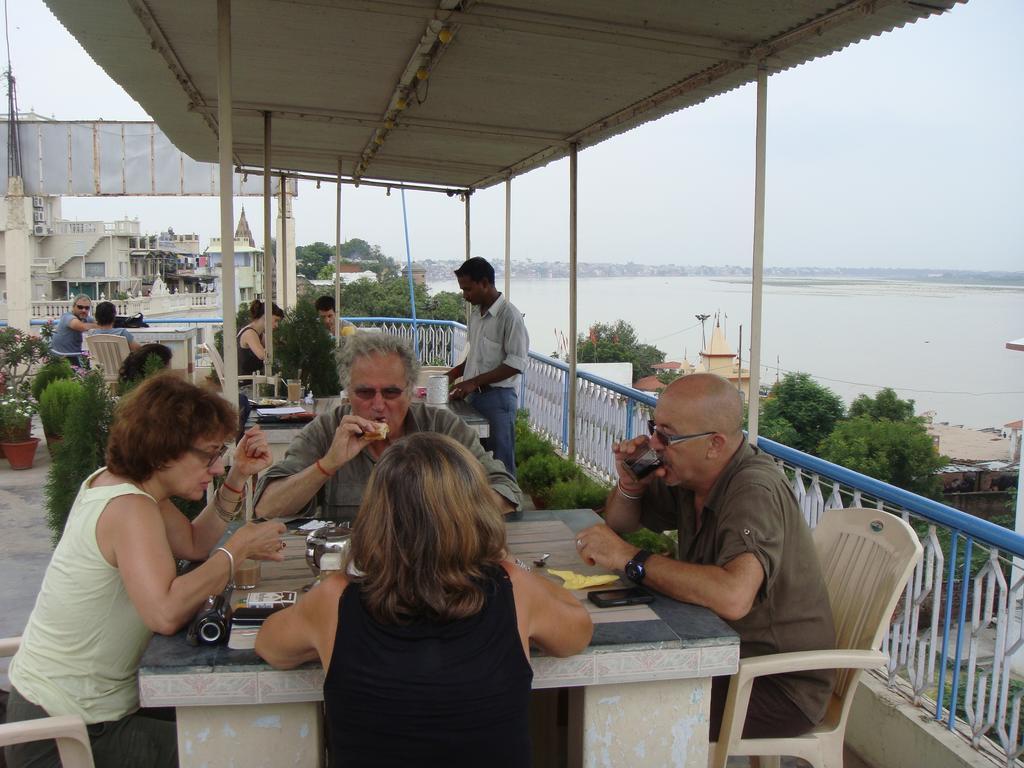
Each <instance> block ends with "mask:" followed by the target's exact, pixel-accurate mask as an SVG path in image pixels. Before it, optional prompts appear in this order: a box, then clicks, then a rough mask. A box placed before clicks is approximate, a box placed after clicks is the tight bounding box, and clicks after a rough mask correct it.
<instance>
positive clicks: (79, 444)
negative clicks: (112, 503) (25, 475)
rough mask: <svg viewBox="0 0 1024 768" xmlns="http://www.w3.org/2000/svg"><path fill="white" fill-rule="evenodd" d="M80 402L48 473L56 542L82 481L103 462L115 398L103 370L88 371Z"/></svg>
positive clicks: (48, 504)
mask: <svg viewBox="0 0 1024 768" xmlns="http://www.w3.org/2000/svg"><path fill="white" fill-rule="evenodd" d="M76 406H77V407H75V408H73V409H71V411H70V412H69V413H68V417H67V420H66V421H65V422H64V442H63V444H62V445H61V448H60V450H59V451H57V453H56V455H55V456H54V458H53V463H52V464H50V472H49V474H48V475H47V477H46V523H47V525H48V526H49V527H50V532H51V534H52V543H53V545H54V546H56V545H57V542H58V541H60V537H61V536H62V535H63V534H64V525H65V524H66V523H67V520H68V513H69V512H70V511H71V505H72V504H74V502H75V497H76V496H77V495H78V491H79V488H80V487H81V485H82V483H83V482H84V481H85V479H86V478H87V477H88V476H89V475H90V474H92V473H93V472H95V471H96V470H97V469H99V468H100V467H101V466H103V461H104V457H105V455H106V451H107V438H108V437H109V435H110V425H111V424H112V423H113V421H114V399H113V397H111V395H110V389H109V387H107V383H106V382H105V381H104V380H103V374H101V373H99V372H98V371H90V372H89V373H88V374H86V376H85V378H84V379H83V380H82V391H81V394H80V395H79V399H78V402H77V404H76Z"/></svg>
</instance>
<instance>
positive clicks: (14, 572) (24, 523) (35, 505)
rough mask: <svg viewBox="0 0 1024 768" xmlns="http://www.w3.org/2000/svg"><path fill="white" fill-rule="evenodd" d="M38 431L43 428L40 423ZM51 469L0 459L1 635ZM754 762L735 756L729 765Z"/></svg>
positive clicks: (9, 620)
mask: <svg viewBox="0 0 1024 768" xmlns="http://www.w3.org/2000/svg"><path fill="white" fill-rule="evenodd" d="M34 434H37V435H38V434H42V429H41V428H40V427H39V425H38V424H37V425H36V429H35V430H34ZM49 469H50V454H49V452H48V451H47V449H46V443H45V441H43V440H41V441H40V442H39V448H38V450H37V451H36V459H35V465H34V466H33V467H32V469H27V470H21V471H17V472H16V471H14V470H12V469H10V467H9V466H8V465H7V463H6V461H5V460H3V459H0V584H2V585H3V591H2V593H0V637H16V636H18V635H20V634H21V632H22V629H24V626H25V622H26V621H27V620H28V616H29V613H31V611H32V607H33V605H35V599H36V593H37V592H38V591H39V585H40V584H41V583H42V580H43V572H44V571H45V570H46V565H47V563H48V562H49V561H50V554H51V552H52V549H51V548H50V530H49V528H47V526H46V500H45V495H44V487H45V485H46V475H47V472H49ZM0 687H3V688H9V682H8V680H7V660H6V659H0ZM747 765H749V762H748V760H747V759H746V758H732V759H731V760H730V761H729V766H730V768H744V767H745V766H747ZM782 765H783V768H806V766H807V763H805V762H804V761H803V760H798V759H793V758H786V759H784V760H783V761H782ZM845 768H871V766H870V765H869V764H868V763H865V762H864V761H862V760H861V759H860V758H859V757H857V755H856V754H855V753H853V752H852V751H850V750H849V749H847V750H846V751H845Z"/></svg>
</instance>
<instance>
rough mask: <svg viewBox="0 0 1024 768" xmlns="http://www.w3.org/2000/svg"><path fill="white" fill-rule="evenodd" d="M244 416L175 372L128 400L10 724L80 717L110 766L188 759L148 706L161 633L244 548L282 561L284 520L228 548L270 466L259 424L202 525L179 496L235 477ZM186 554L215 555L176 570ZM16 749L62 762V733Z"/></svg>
mask: <svg viewBox="0 0 1024 768" xmlns="http://www.w3.org/2000/svg"><path fill="white" fill-rule="evenodd" d="M237 424H238V416H237V414H236V412H235V410H234V408H232V407H231V406H230V405H229V404H228V403H227V402H226V401H225V400H224V399H223V398H222V397H220V395H218V394H216V393H214V392H210V391H207V390H203V389H200V388H198V387H195V386H193V385H192V384H189V383H187V382H185V381H184V380H182V379H180V378H178V377H177V376H175V375H173V374H169V373H165V374H158V375H156V376H153V377H151V378H150V379H148V380H147V381H145V382H144V383H143V384H142V385H140V386H139V387H138V388H136V389H135V390H134V391H133V392H132V393H131V394H130V395H128V396H126V397H125V398H124V399H123V400H122V401H121V402H120V403H119V405H118V408H117V412H116V415H115V418H114V424H113V427H112V428H111V433H110V438H109V440H108V446H107V455H106V466H105V467H101V468H100V469H98V470H97V471H96V472H94V473H93V474H92V475H90V476H89V477H88V478H87V479H86V481H85V482H84V483H83V484H82V487H81V489H80V490H79V492H78V497H77V498H76V499H75V503H74V505H73V506H72V508H71V512H70V514H69V516H68V522H67V525H66V526H65V529H64V533H63V536H62V538H61V540H60V543H59V544H58V545H57V548H56V550H55V551H54V553H53V558H52V559H51V561H50V565H49V566H48V568H47V571H46V575H45V576H44V578H43V585H42V588H41V589H40V592H39V596H38V598H37V600H36V605H35V608H34V609H33V611H32V615H31V616H30V617H29V620H28V624H27V626H26V628H25V632H24V635H23V637H22V643H21V647H20V648H19V650H18V653H17V654H16V655H15V656H14V658H13V659H12V661H11V666H10V672H9V676H10V679H11V683H12V686H13V691H12V693H11V700H10V704H9V708H8V721H9V722H15V721H20V720H31V719H35V718H38V717H45V716H46V715H79V716H80V717H82V718H83V719H84V720H85V723H86V725H87V726H88V727H89V733H90V736H91V739H92V747H93V755H94V759H95V763H96V765H97V767H98V768H103V766H115V765H116V766H119V767H121V766H133V765H138V766H147V768H148V766H158V765H169V766H176V765H177V748H176V740H175V730H174V724H173V722H167V721H159V720H155V719H153V718H151V717H146V716H145V713H144V712H141V711H139V700H138V683H137V679H136V676H137V672H138V664H139V659H140V658H141V656H142V652H143V651H144V650H145V647H146V644H147V643H148V642H149V638H150V636H151V635H152V633H153V632H159V633H161V634H166V635H169V634H174V633H176V632H177V631H178V630H180V629H181V628H182V627H184V626H185V624H187V623H188V621H189V620H190V619H191V618H192V617H193V616H194V615H195V613H196V611H197V610H198V609H199V607H200V606H201V605H202V603H203V601H204V600H205V599H206V597H207V596H208V595H211V594H217V593H220V592H221V591H223V590H224V588H225V586H226V584H227V582H228V579H229V577H231V576H232V575H233V568H234V567H235V565H236V564H241V562H242V561H243V560H244V559H245V558H254V559H264V560H280V559H282V553H281V549H282V548H283V547H284V544H283V543H282V542H281V539H280V536H281V534H282V533H283V532H284V526H283V525H282V524H281V523H278V522H268V523H260V524H254V523H249V524H248V525H245V526H242V527H241V528H240V529H239V530H238V531H237V532H236V533H235V534H234V535H232V536H231V537H230V538H229V539H228V540H227V542H226V543H225V544H224V546H222V547H217V542H218V541H219V540H220V539H221V538H222V537H223V535H224V532H225V529H226V528H227V525H228V523H229V522H231V521H232V520H233V519H234V518H235V517H237V516H238V514H239V512H240V510H241V507H242V500H243V497H242V489H244V487H245V483H246V481H247V480H248V478H249V477H251V476H252V475H254V474H256V473H257V472H259V471H260V470H262V469H265V468H266V467H267V466H269V465H270V463H271V459H270V449H269V446H268V445H267V440H266V437H265V436H264V435H263V434H262V433H261V432H260V430H259V428H258V427H255V428H253V429H251V430H249V431H248V432H246V433H245V435H244V436H243V437H242V439H241V440H240V441H239V442H238V445H237V446H236V447H235V450H234V458H233V460H232V463H231V470H230V471H229V472H228V474H227V476H226V477H224V481H223V483H222V484H221V486H220V488H219V490H218V491H217V492H216V493H215V494H213V496H212V501H210V503H209V504H207V505H206V508H205V509H204V510H203V511H202V512H201V513H200V514H199V516H198V517H196V518H195V519H194V520H192V521H191V522H190V521H189V520H188V519H187V518H186V517H185V516H184V515H183V514H182V513H181V512H180V511H178V509H177V507H175V506H174V504H173V503H172V502H171V497H174V496H176V497H179V498H184V499H191V500H198V499H201V498H203V497H204V496H205V495H206V492H207V488H208V486H209V485H210V483H212V482H213V480H214V478H215V477H218V476H221V475H224V472H225V454H226V453H227V451H228V449H229V448H230V447H231V446H229V445H227V444H226V441H227V440H228V439H229V438H231V437H232V436H233V435H234V434H235V430H236V429H237ZM215 547H216V549H214V548H215ZM207 558H209V559H207ZM179 559H183V560H206V561H207V562H205V563H204V564H203V565H200V566H199V567H198V568H195V569H194V570H192V571H190V572H189V573H187V574H185V575H182V576H178V575H177V571H176V560H179ZM6 754H7V761H8V765H9V766H11V768H19V767H20V766H28V765H31V766H33V767H35V766H51V765H52V766H59V765H60V758H59V756H58V754H57V750H56V746H55V744H54V742H52V741H49V742H34V743H30V744H25V745H19V746H15V747H8V748H7V753H6Z"/></svg>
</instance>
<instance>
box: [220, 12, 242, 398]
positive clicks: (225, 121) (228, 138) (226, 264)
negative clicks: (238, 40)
mask: <svg viewBox="0 0 1024 768" xmlns="http://www.w3.org/2000/svg"><path fill="white" fill-rule="evenodd" d="M217 63H218V68H217V102H218V104H219V106H218V108H217V128H218V130H217V159H218V161H219V163H220V280H221V293H220V296H221V307H222V309H223V312H224V397H226V398H227V400H228V402H229V403H231V404H232V405H236V404H237V403H238V343H237V342H236V341H235V333H236V331H237V329H236V327H235V311H236V306H235V211H234V205H233V202H234V201H233V199H232V196H231V195H232V192H233V189H232V181H233V178H232V176H233V174H234V164H233V163H232V160H231V156H232V154H233V152H232V149H233V147H232V143H233V141H234V136H233V134H232V124H231V98H232V94H231V0H217Z"/></svg>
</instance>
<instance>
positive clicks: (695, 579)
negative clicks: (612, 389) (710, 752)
mask: <svg viewBox="0 0 1024 768" xmlns="http://www.w3.org/2000/svg"><path fill="white" fill-rule="evenodd" d="M742 426H743V403H742V397H741V395H740V393H739V392H738V391H737V389H736V387H735V386H733V385H732V384H730V383H729V382H727V381H726V380H725V379H723V378H721V377H719V376H715V375H714V374H709V373H701V374H692V375H690V376H684V377H683V378H681V379H677V380H676V381H674V382H672V384H671V385H669V387H668V388H667V389H666V390H665V392H664V394H662V396H661V397H660V398H659V400H658V405H657V407H656V408H655V409H654V419H653V420H652V421H651V423H650V431H651V437H650V440H649V441H648V439H647V438H643V437H639V438H635V439H633V440H625V441H623V442H622V443H619V444H618V445H617V446H615V447H614V449H613V450H614V452H615V465H616V469H617V470H618V474H619V481H618V485H617V486H616V488H615V490H614V491H612V494H611V496H609V498H608V503H607V506H606V507H605V520H606V521H607V525H603V524H602V525H595V526H593V527H591V528H587V529H586V530H584V531H581V532H580V533H579V535H578V537H577V539H576V546H577V549H578V550H579V552H580V556H581V557H582V558H583V559H584V560H586V561H588V562H596V563H597V564H599V565H602V566H604V567H606V568H614V569H618V570H621V571H624V572H625V574H626V576H627V578H629V579H631V580H632V581H633V582H634V583H636V584H641V583H642V584H644V585H646V586H649V587H652V588H653V589H656V590H657V591H658V592H661V593H663V594H665V595H668V596H669V597H673V598H675V599H676V600H682V601H683V602H687V603H695V604H697V605H703V606H705V607H707V608H710V609H711V610H712V611H714V612H715V613H717V614H718V615H719V616H721V617H722V618H723V619H725V621H726V622H728V624H729V625H730V626H731V627H732V628H733V629H734V630H735V631H736V632H737V633H738V634H739V636H740V658H745V657H748V656H763V655H765V654H770V653H786V652H788V651H807V650H821V649H832V648H835V630H834V627H833V624H832V609H831V608H830V606H829V599H828V592H827V590H826V588H825V582H824V579H823V577H822V574H821V566H820V564H819V563H818V557H817V553H816V551H815V549H814V542H813V541H812V539H811V531H810V529H809V528H808V527H807V524H806V523H805V522H804V518H803V514H802V513H801V512H800V508H799V506H798V505H797V503H796V498H795V497H794V496H793V492H792V491H791V490H790V488H789V485H788V483H787V480H786V476H785V475H784V474H783V473H782V472H780V471H779V469H778V467H777V466H776V465H775V462H774V461H773V460H772V458H771V457H769V456H765V455H764V454H762V453H761V452H760V451H759V450H758V449H757V448H755V447H753V446H752V445H750V444H749V443H748V442H747V441H746V439H745V437H744V435H743V428H742ZM648 443H649V445H650V447H651V448H653V449H654V451H655V452H656V453H657V455H658V457H659V458H660V459H661V461H662V465H661V466H660V467H659V468H658V469H656V470H655V471H654V472H653V473H651V474H649V475H647V476H646V477H644V478H643V479H638V478H637V477H636V476H635V475H634V474H633V473H632V472H630V470H629V467H628V466H627V465H626V464H625V462H626V460H628V459H630V458H631V457H633V456H639V455H640V454H641V453H643V452H644V450H645V449H646V447H647V444H648ZM641 526H644V527H646V528H649V529H651V530H655V531H663V530H666V529H669V528H678V531H679V556H678V558H679V559H678V560H673V559H671V558H669V557H662V556H660V555H652V554H651V553H650V552H647V551H646V550H643V549H641V550H640V551H639V552H638V551H637V549H636V547H634V546H632V545H631V544H629V543H628V542H626V541H623V540H622V539H621V538H619V536H618V535H616V534H617V533H628V532H630V531H635V530H636V529H637V528H639V527H641ZM834 682H835V674H834V672H833V671H832V670H813V671H809V672H796V673H791V674H781V675H773V676H770V677H761V678H758V679H757V680H756V681H755V682H754V687H753V691H752V693H751V696H750V708H749V709H748V711H747V720H746V722H745V724H744V728H743V736H744V738H784V737H789V736H798V735H800V734H802V733H806V732H807V731H809V730H810V729H811V728H813V727H814V726H815V725H817V724H818V723H819V722H821V719H822V718H823V717H824V716H825V709H826V707H827V706H828V703H829V699H830V697H831V694H832V687H833V685H834ZM728 689H729V678H728V677H716V678H714V680H713V682H712V685H711V724H710V731H711V740H712V741H715V740H717V738H718V732H719V729H720V727H721V723H722V712H723V710H724V707H725V697H726V694H727V693H728Z"/></svg>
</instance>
